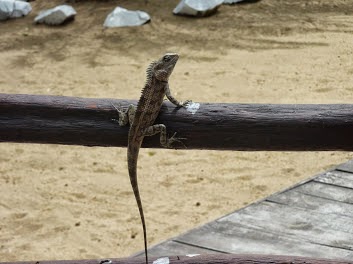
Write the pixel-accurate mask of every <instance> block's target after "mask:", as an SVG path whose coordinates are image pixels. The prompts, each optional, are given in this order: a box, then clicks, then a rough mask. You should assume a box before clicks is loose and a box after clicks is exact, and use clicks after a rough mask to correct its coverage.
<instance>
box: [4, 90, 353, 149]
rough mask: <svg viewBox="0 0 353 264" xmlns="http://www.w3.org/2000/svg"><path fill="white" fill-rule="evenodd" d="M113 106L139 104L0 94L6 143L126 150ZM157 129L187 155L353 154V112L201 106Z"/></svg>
mask: <svg viewBox="0 0 353 264" xmlns="http://www.w3.org/2000/svg"><path fill="white" fill-rule="evenodd" d="M112 103H113V104H114V105H116V106H119V105H120V106H122V107H124V108H126V107H127V106H128V105H129V104H130V103H136V101H127V100H115V99H88V98H77V97H62V96H43V95H16V94H13V95H11V94H0V142H29V143H50V144H67V145H86V146H115V147H125V146H126V144H127V133H128V127H119V125H118V124H117V123H116V122H114V121H113V119H116V118H117V113H116V110H115V109H114V107H113V106H112ZM156 123H163V124H165V125H166V126H167V130H168V133H169V135H172V134H173V133H174V132H177V136H179V137H182V138H186V139H185V140H184V141H183V142H184V144H185V146H186V148H187V149H214V150H251V151H256V150H273V151H276V150H281V151H293V150H294V151H299V150H300V151H318V150H344V151H352V150H353V136H352V135H353V105H352V104H332V105H329V104H326V105H324V104H321V105H318V104H315V105H298V104H295V105H275V104H273V105H271V104H270V105H267V104H211V103H201V104H200V107H199V109H198V111H196V113H195V114H192V113H190V112H188V111H187V110H185V109H183V108H179V109H178V108H175V106H174V105H172V104H171V103H169V102H166V103H164V104H163V106H162V110H161V114H160V115H159V117H158V120H157V121H156ZM185 146H183V145H182V144H179V145H177V144H176V145H175V148H181V149H183V148H185ZM143 147H149V148H151V147H153V148H158V147H161V146H160V144H159V137H158V136H154V137H147V138H146V140H145V142H144V145H143Z"/></svg>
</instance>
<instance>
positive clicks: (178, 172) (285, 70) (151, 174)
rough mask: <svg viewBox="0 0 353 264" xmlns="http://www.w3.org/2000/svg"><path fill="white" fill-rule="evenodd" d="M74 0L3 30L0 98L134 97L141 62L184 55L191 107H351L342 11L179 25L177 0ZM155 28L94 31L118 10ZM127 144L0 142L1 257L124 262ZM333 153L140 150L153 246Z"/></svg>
mask: <svg viewBox="0 0 353 264" xmlns="http://www.w3.org/2000/svg"><path fill="white" fill-rule="evenodd" d="M149 2H150V3H149V4H148V5H145V4H144V1H142V0H140V1H137V0H136V1H128V0H125V1H76V2H73V3H72V5H73V6H74V7H75V8H76V10H77V11H78V15H77V17H76V20H75V21H74V22H73V23H70V24H68V25H66V26H64V27H54V28H49V27H46V26H36V25H33V24H32V21H33V18H34V16H35V15H36V14H37V13H38V12H39V10H41V9H42V8H49V7H52V6H54V5H55V4H59V3H63V1H58V0H53V1H44V0H37V1H35V2H32V6H33V12H32V13H31V14H30V15H29V16H28V17H26V18H24V19H18V20H11V21H7V22H4V23H1V24H0V89H1V92H3V93H29V94H52V95H66V96H82V97H110V98H130V99H137V98H138V97H139V94H140V89H141V88H142V86H143V84H144V79H145V68H146V67H147V65H148V64H149V62H150V61H151V60H153V59H156V58H158V57H159V56H160V55H162V54H163V53H164V52H166V51H175V52H178V53H179V54H180V56H181V58H180V61H179V62H178V64H177V66H176V68H175V70H174V73H173V75H172V77H171V80H170V85H171V89H172V92H173V94H174V95H175V96H176V97H177V98H179V99H181V100H183V99H189V98H190V99H193V100H194V101H197V102H244V103H245V102H246V103H352V101H353V82H352V81H353V77H352V76H353V75H352V73H353V60H352V53H353V50H352V43H353V35H352V32H353V16H352V14H353V6H352V5H351V3H350V2H351V1H344V0H330V1H328V0H322V1H307V0H297V1H292V0H281V1H280V0H266V1H265V0H263V1H258V2H254V3H252V4H243V5H236V6H222V7H221V8H220V10H219V12H218V13H217V14H215V15H214V16H211V17H208V18H203V19H193V18H185V17H176V16H173V15H172V14H171V10H172V9H173V7H174V6H175V5H176V4H177V2H178V1H174V0H173V1H163V0H150V1H149ZM118 4H119V5H121V6H123V7H125V8H129V9H142V10H146V11H147V12H149V13H150V14H151V16H152V23H149V24H147V25H144V26H142V27H138V28H120V29H109V30H103V28H102V24H103V21H104V18H105V16H106V15H107V14H108V13H109V12H110V11H111V10H112V9H113V8H114V7H115V6H116V5H118ZM125 151H126V149H123V148H98V147H96V148H87V147H79V146H77V147H75V146H57V145H30V144H10V143H3V144H1V145H0V233H1V235H0V260H1V261H6V260H36V259H82V258H99V257H123V256H129V255H130V254H133V253H135V252H137V251H139V250H142V248H143V238H142V232H141V225H140V219H139V215H138V211H137V208H136V205H135V200H134V197H133V195H132V191H131V187H130V185H129V179H128V175H127V166H126V154H125ZM352 157H353V155H352V154H351V153H343V152H306V153H304V152H296V153H288V152H285V153H283V152H216V151H191V150H190V151H188V150H182V151H181V150H178V151H175V150H160V149H156V150H142V152H141V156H140V161H139V175H140V177H139V179H140V188H141V193H142V199H143V203H144V207H145V213H146V218H147V219H146V220H147V227H148V240H149V243H150V245H153V244H156V243H158V242H160V241H162V240H164V239H167V238H170V237H172V236H176V235H178V234H180V233H181V232H185V231H186V230H188V229H191V228H193V227H195V226H198V225H201V224H203V223H206V222H208V221H211V220H213V219H215V218H217V217H220V216H222V215H224V214H226V213H229V212H231V211H234V210H235V209H238V208H240V207H242V206H244V205H246V204H249V203H251V202H253V201H255V200H258V199H261V198H263V197H265V196H267V195H269V194H271V193H273V192H276V191H278V190H281V189H283V188H286V187H288V186H290V185H292V184H294V183H296V182H298V181H300V180H302V179H305V178H307V177H309V176H312V175H313V174H315V173H318V172H320V171H323V170H326V169H328V168H330V167H332V166H334V165H335V164H338V163H341V162H344V161H346V160H348V159H350V158H352Z"/></svg>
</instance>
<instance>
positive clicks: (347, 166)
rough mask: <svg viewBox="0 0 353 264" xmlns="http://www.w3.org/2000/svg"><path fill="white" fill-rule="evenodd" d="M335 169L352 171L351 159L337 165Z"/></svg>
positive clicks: (352, 161) (352, 160)
mask: <svg viewBox="0 0 353 264" xmlns="http://www.w3.org/2000/svg"><path fill="white" fill-rule="evenodd" d="M336 170H341V171H346V172H352V173H353V159H351V160H349V161H347V162H346V163H343V164H341V165H338V166H337V168H336Z"/></svg>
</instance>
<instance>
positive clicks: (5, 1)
mask: <svg viewBox="0 0 353 264" xmlns="http://www.w3.org/2000/svg"><path fill="white" fill-rule="evenodd" d="M31 11H32V7H31V4H30V3H27V2H22V1H16V0H0V20H6V19H8V18H16V17H22V16H26V15H28V14H29V12H31Z"/></svg>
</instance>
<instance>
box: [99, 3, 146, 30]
mask: <svg viewBox="0 0 353 264" xmlns="http://www.w3.org/2000/svg"><path fill="white" fill-rule="evenodd" d="M150 20H151V17H150V16H149V15H148V14H147V13H146V12H143V11H140V10H136V11H131V10H127V9H125V8H122V7H120V6H118V7H116V8H115V9H114V11H113V12H111V13H110V14H109V15H108V16H107V18H106V19H105V21H104V26H105V27H133V26H140V25H143V24H145V23H147V22H149V21H150Z"/></svg>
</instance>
